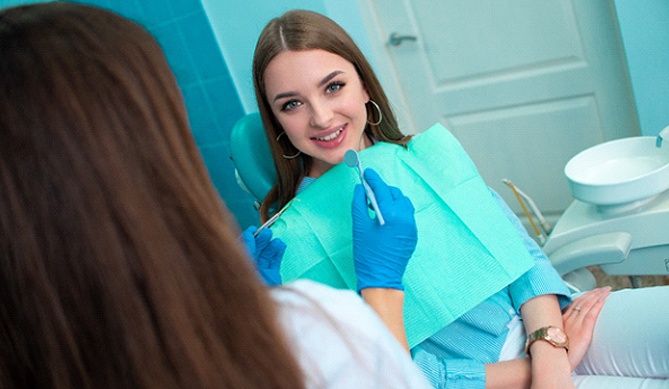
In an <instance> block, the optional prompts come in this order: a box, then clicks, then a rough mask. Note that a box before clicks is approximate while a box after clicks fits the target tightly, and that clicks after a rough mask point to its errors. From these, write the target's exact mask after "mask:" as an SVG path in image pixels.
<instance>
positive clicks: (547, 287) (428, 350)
mask: <svg viewBox="0 0 669 389" xmlns="http://www.w3.org/2000/svg"><path fill="white" fill-rule="evenodd" d="M491 192H492V194H493V197H494V198H495V199H496V200H497V201H498V202H499V204H500V206H501V207H502V209H503V210H504V213H505V214H506V216H507V217H508V218H509V220H510V221H511V222H512V223H513V225H514V226H515V227H516V229H517V230H518V232H519V233H520V234H521V236H522V238H523V241H524V243H525V246H526V247H527V249H528V251H529V252H530V253H531V254H532V256H533V257H534V259H535V265H534V267H532V268H531V269H530V270H528V271H527V272H526V273H525V274H523V275H522V276H521V277H520V278H518V279H517V280H516V281H514V282H512V283H511V284H510V285H508V286H507V287H505V288H504V289H502V290H500V291H499V292H497V293H496V294H494V295H492V296H490V297H489V298H488V299H487V300H485V301H484V302H482V303H481V304H479V305H478V306H476V307H474V308H473V309H472V310H471V311H469V312H467V313H466V314H464V315H462V316H461V317H460V318H458V319H457V320H456V321H454V322H453V323H451V324H449V325H448V326H446V327H445V328H444V329H442V330H441V331H439V332H437V333H436V334H434V335H432V336H431V337H430V338H428V339H426V340H425V341H423V342H422V343H420V344H419V345H417V346H415V347H414V348H413V349H412V350H411V355H412V356H413V359H414V361H415V362H416V363H417V364H418V365H419V366H420V368H421V369H422V370H423V372H424V373H425V374H426V375H427V377H428V379H429V380H430V382H431V383H432V385H433V386H434V387H435V388H449V389H450V388H472V389H474V388H485V379H486V377H485V367H484V364H486V363H493V362H497V361H498V358H499V354H500V352H501V351H502V347H503V346H504V342H505V341H506V337H507V335H508V332H509V328H508V324H509V322H510V321H511V319H512V318H513V317H514V316H515V315H520V307H521V305H523V303H525V302H526V301H527V300H529V299H531V298H533V297H536V296H540V295H545V294H555V295H557V296H558V299H559V301H560V307H561V308H564V307H566V306H567V305H569V303H570V302H571V297H570V294H569V289H568V288H567V286H566V285H565V283H564V282H563V281H562V279H561V278H560V276H559V274H558V273H557V271H555V269H554V268H553V266H552V265H551V263H550V261H549V259H548V258H547V257H546V255H545V254H544V253H543V251H541V249H540V248H539V246H538V245H537V244H536V242H535V241H534V240H533V239H532V238H530V236H529V235H528V234H527V231H526V230H525V228H524V227H523V225H522V223H521V222H520V220H518V218H517V217H516V215H515V214H514V213H513V211H511V209H510V208H509V207H508V205H506V203H505V202H504V200H502V198H501V197H499V195H498V194H497V193H495V192H494V191H492V190H491Z"/></svg>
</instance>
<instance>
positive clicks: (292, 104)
mask: <svg viewBox="0 0 669 389" xmlns="http://www.w3.org/2000/svg"><path fill="white" fill-rule="evenodd" d="M299 106H300V102H299V101H297V100H290V101H287V102H285V103H284V104H283V105H282V106H281V110H282V111H290V110H291V109H293V108H296V107H299Z"/></svg>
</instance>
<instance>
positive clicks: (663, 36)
mask: <svg viewBox="0 0 669 389" xmlns="http://www.w3.org/2000/svg"><path fill="white" fill-rule="evenodd" d="M615 5H616V11H617V13H618V21H619V23H620V30H621V33H622V37H623V44H624V46H625V52H626V54H627V63H628V66H629V72H630V78H631V80H632V88H633V90H634V98H635V101H636V105H637V109H638V111H639V123H640V125H641V133H642V135H652V136H654V135H657V133H658V132H659V131H660V130H662V129H663V128H664V127H666V126H668V125H669V1H667V0H642V1H638V0H615Z"/></svg>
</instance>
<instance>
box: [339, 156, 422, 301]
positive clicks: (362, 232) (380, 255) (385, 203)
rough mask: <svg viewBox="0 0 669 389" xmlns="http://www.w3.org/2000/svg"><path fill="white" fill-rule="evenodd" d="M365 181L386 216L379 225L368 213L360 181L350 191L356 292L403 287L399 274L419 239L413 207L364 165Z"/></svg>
mask: <svg viewBox="0 0 669 389" xmlns="http://www.w3.org/2000/svg"><path fill="white" fill-rule="evenodd" d="M364 175H365V179H366V180H367V183H368V184H369V186H370V187H371V188H372V190H373V191H374V194H375V196H376V201H377V203H378V204H379V209H380V210H381V213H382V214H383V218H384V219H385V224H384V225H382V226H381V225H379V222H378V220H376V218H374V219H372V218H370V217H369V208H368V206H367V199H366V197H365V191H364V189H363V187H362V185H360V184H358V185H356V187H355V191H354V193H353V204H352V206H351V212H352V216H353V259H354V262H355V273H356V276H357V278H358V292H360V291H361V290H362V289H365V288H391V289H399V290H404V286H403V285H402V276H403V275H404V270H405V269H406V266H407V263H408V262H409V258H411V255H413V252H414V250H415V249H416V243H417V241H418V232H417V229H416V220H415V218H414V207H413V204H411V200H409V198H408V197H406V196H404V195H403V194H402V191H401V190H400V189H399V188H396V187H393V186H388V185H387V184H386V183H385V182H384V181H383V180H382V179H381V177H379V175H378V174H377V173H376V172H375V171H374V170H372V169H365V172H364Z"/></svg>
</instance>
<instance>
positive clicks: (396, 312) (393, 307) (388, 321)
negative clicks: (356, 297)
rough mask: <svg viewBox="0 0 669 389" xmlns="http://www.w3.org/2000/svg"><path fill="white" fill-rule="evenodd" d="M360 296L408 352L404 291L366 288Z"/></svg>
mask: <svg viewBox="0 0 669 389" xmlns="http://www.w3.org/2000/svg"><path fill="white" fill-rule="evenodd" d="M360 296H362V299H363V300H365V302H366V303H367V304H368V305H369V306H371V307H372V309H373V310H374V311H375V312H376V314H377V315H378V316H379V317H380V318H381V321H383V323H384V324H385V325H386V327H388V329H389V330H390V332H391V333H392V334H393V336H394V337H395V339H397V341H398V342H400V344H401V345H402V346H403V347H404V348H405V349H406V350H407V351H408V350H409V344H408V342H407V338H406V332H405V329H404V291H403V290H399V289H390V288H365V289H362V290H361V291H360Z"/></svg>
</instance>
